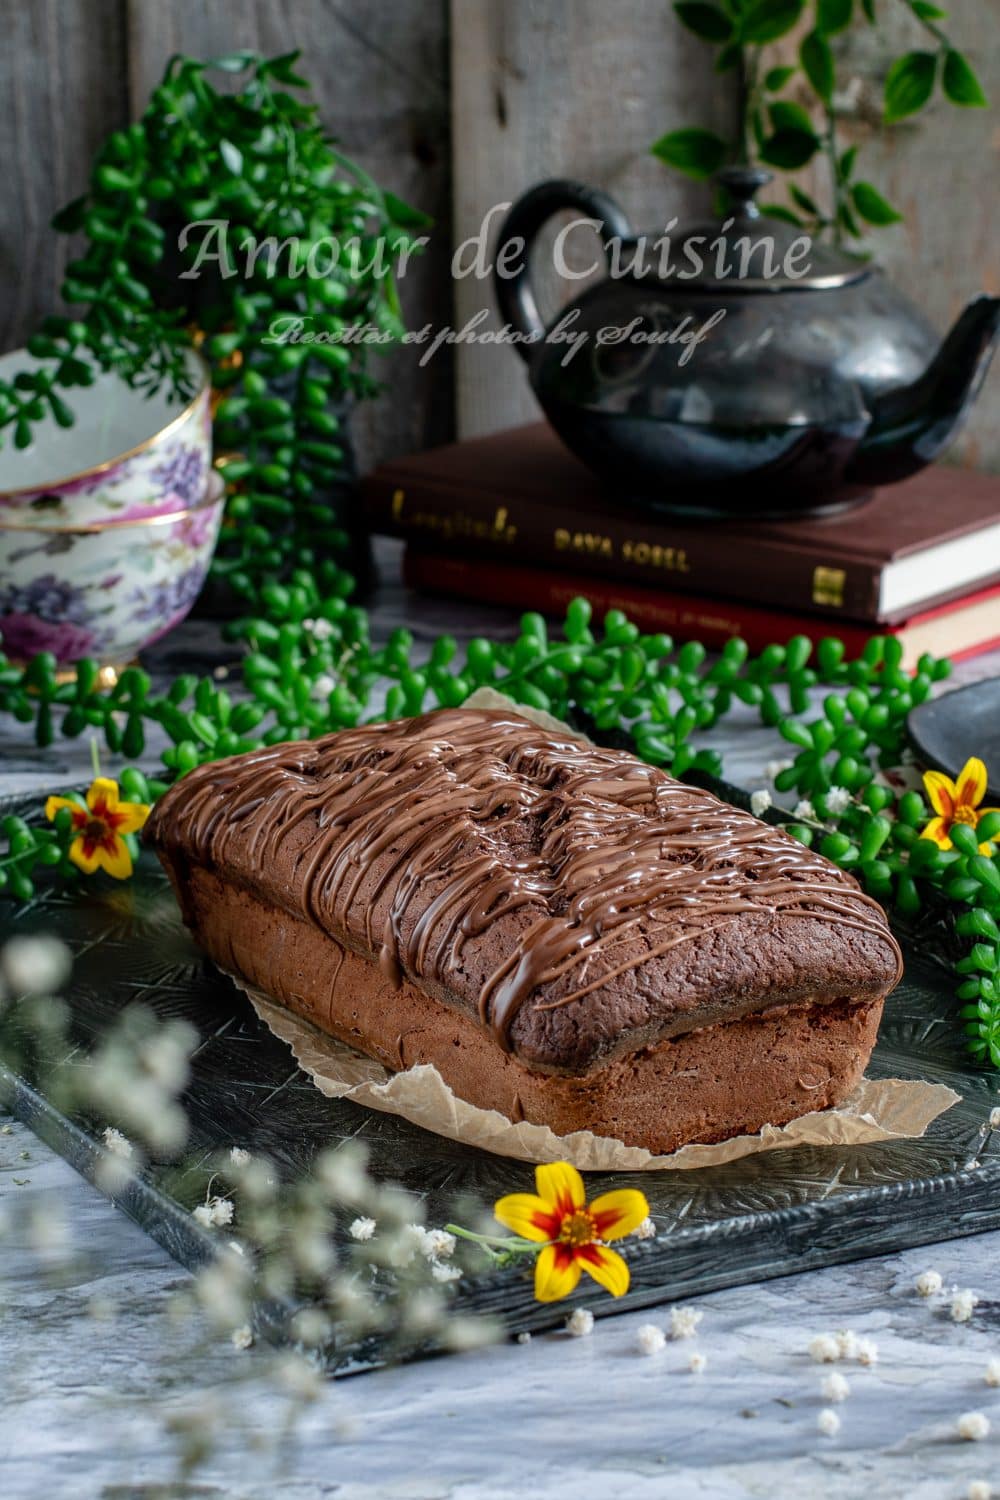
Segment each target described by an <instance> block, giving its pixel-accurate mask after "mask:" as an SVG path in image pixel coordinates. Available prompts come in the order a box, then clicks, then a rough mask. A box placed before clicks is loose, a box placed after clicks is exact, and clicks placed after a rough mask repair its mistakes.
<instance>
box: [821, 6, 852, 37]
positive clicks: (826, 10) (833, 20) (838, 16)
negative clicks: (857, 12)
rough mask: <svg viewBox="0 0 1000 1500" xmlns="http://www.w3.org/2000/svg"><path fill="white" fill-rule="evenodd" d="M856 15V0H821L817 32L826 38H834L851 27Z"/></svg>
mask: <svg viewBox="0 0 1000 1500" xmlns="http://www.w3.org/2000/svg"><path fill="white" fill-rule="evenodd" d="M853 14H854V0H819V4H818V6H817V17H816V30H817V31H821V32H822V33H823V35H824V36H833V34H834V32H837V31H843V30H844V29H845V27H847V26H850V24H851V18H852V16H853Z"/></svg>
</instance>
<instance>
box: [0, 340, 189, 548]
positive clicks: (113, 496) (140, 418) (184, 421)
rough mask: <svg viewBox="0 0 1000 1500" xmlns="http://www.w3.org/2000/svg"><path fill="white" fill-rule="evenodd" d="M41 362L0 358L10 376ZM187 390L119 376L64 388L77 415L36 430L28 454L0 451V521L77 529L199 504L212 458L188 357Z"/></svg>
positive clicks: (10, 448)
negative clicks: (147, 387) (66, 423)
mask: <svg viewBox="0 0 1000 1500" xmlns="http://www.w3.org/2000/svg"><path fill="white" fill-rule="evenodd" d="M38 363H39V361H36V360H35V359H33V358H32V356H31V355H30V354H28V353H27V352H26V351H25V350H23V349H17V350H15V351H14V352H13V353H12V354H5V355H3V357H2V358H0V377H2V378H3V379H5V380H6V379H12V378H14V377H16V376H17V375H18V374H19V373H20V372H21V371H24V370H27V369H31V368H35V367H36V366H37V365H38ZM188 368H189V372H190V377H191V389H192V394H191V395H190V396H189V397H188V399H187V400H183V399H176V398H172V397H171V393H170V392H169V391H168V390H167V389H166V388H164V389H162V390H160V391H158V392H157V393H155V394H154V395H152V396H150V395H146V394H145V393H144V392H142V391H140V390H134V389H133V388H132V387H131V386H129V385H128V384H126V382H125V381H124V380H122V379H121V377H120V376H118V375H114V374H102V375H98V377H97V379H96V380H95V382H94V384H93V385H90V386H82V387H80V388H78V389H75V390H74V391H72V392H71V394H70V397H69V398H68V399H69V404H70V405H71V406H72V409H73V413H74V416H75V418H76V420H75V422H74V423H73V426H72V427H61V426H60V425H59V424H58V423H57V422H56V420H55V418H54V417H53V416H52V415H51V413H50V414H49V415H48V416H47V417H45V418H44V419H43V420H42V421H40V422H38V423H36V424H35V426H34V428H33V430H32V440H31V443H30V444H29V446H28V447H27V448H15V446H14V444H13V443H12V442H10V441H5V442H4V445H3V447H2V449H0V524H3V523H5V522H7V521H10V522H14V523H16V524H18V525H38V526H50V525H51V526H57V527H58V526H77V525H88V526H89V525H90V524H92V523H93V522H101V521H132V520H141V519H143V518H144V517H147V516H156V515H167V514H169V513H171V512H174V511H179V510H184V509H186V508H187V507H189V506H194V505H197V504H198V503H199V502H200V500H201V498H202V496H203V495H204V494H205V488H206V485H207V483H208V473H209V468H210V466H211V462H212V423H211V412H210V395H211V391H210V383H209V377H208V370H207V366H206V365H205V363H204V361H203V360H202V359H201V357H200V356H199V355H198V354H196V353H195V352H194V351H193V350H192V351H191V353H190V354H189V356H188Z"/></svg>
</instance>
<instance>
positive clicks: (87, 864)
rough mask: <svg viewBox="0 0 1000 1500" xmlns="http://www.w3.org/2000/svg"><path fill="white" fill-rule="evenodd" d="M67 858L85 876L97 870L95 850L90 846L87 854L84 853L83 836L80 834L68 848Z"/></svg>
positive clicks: (94, 847)
mask: <svg viewBox="0 0 1000 1500" xmlns="http://www.w3.org/2000/svg"><path fill="white" fill-rule="evenodd" d="M69 857H70V859H71V860H72V861H73V863H74V864H75V865H76V866H77V868H78V869H80V870H82V871H83V873H84V874H85V875H93V873H94V871H95V870H96V869H97V848H96V846H91V851H90V853H89V854H86V853H85V852H84V847H83V835H82V834H80V835H79V836H78V837H77V838H75V839H74V840H73V842H72V843H71V844H70V846H69Z"/></svg>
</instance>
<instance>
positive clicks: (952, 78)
mask: <svg viewBox="0 0 1000 1500" xmlns="http://www.w3.org/2000/svg"><path fill="white" fill-rule="evenodd" d="M900 5H902V6H904V7H905V8H906V10H907V11H908V12H909V14H910V16H911V17H912V19H913V21H914V22H915V23H916V24H917V25H918V26H919V27H920V28H921V29H922V31H923V33H924V35H925V37H926V38H927V45H926V46H925V47H923V48H918V49H915V50H912V51H910V52H907V53H905V54H904V55H903V56H902V57H899V58H897V59H896V60H895V62H893V64H892V66H891V67H890V68H889V70H888V73H887V74H886V78H885V84H884V104H883V109H884V119H885V123H886V124H887V125H895V124H897V123H898V122H899V121H900V120H904V119H908V118H909V117H910V116H912V115H915V114H917V113H919V111H921V110H922V109H924V108H925V107H926V106H927V105H928V104H929V103H930V102H931V100H932V99H933V98H934V97H935V96H936V94H937V93H938V91H939V90H940V93H941V95H943V97H944V98H945V99H947V100H948V101H949V102H950V103H952V104H955V105H958V106H959V107H960V108H965V109H969V108H972V109H982V108H985V107H986V105H987V102H988V101H987V98H986V95H985V93H984V92H983V89H982V85H981V84H980V82H979V80H978V78H977V77H976V74H975V70H974V69H973V67H972V64H971V63H970V62H969V59H968V58H967V57H966V56H965V55H964V54H963V53H962V52H960V51H959V50H958V48H957V47H956V46H955V45H954V43H953V42H952V40H951V38H950V37H949V35H948V33H947V32H946V30H945V29H944V26H943V24H942V23H943V22H945V21H947V20H948V12H947V11H945V10H942V9H941V8H940V6H938V5H934V4H931V3H930V0H857V3H855V0H674V12H675V14H676V16H677V19H678V20H679V21H680V22H681V24H682V25H683V26H685V27H686V28H687V30H688V31H691V32H693V33H694V35H695V36H697V37H699V38H700V39H701V40H702V41H703V42H705V43H707V44H708V45H709V46H711V47H712V48H714V49H715V55H716V60H715V69H716V72H717V73H729V72H731V71H732V72H737V73H738V74H739V77H740V80H741V90H740V112H739V123H738V128H737V131H736V133H735V136H734V138H733V139H732V140H727V139H724V138H723V137H722V136H720V135H718V134H717V133H716V132H715V131H712V130H704V129H699V128H687V129H680V130H671V131H669V132H668V133H667V134H666V135H664V136H661V137H660V139H659V140H658V141H656V143H655V144H654V145H653V147H652V148H651V149H652V152H653V155H654V156H657V157H658V158H659V159H660V160H661V161H662V162H665V163H666V165H667V166H670V167H674V168H675V169H676V170H678V171H681V172H684V173H686V174H687V176H689V177H694V178H698V179H703V178H708V177H711V176H713V175H714V174H715V173H716V172H717V171H718V170H719V168H720V167H722V166H723V165H725V164H726V163H727V162H731V161H740V162H744V163H750V162H754V163H757V162H759V163H762V164H763V165H765V166H767V167H772V168H774V169H776V170H777V171H779V172H782V173H788V174H794V173H796V172H799V171H801V170H802V169H803V168H804V167H807V166H809V165H810V163H812V162H813V160H814V159H815V158H816V157H817V156H823V157H825V159H826V165H827V172H826V176H827V179H828V200H827V202H826V203H825V204H822V205H821V204H820V203H818V202H817V201H816V199H815V198H814V197H812V196H811V195H810V194H809V193H807V192H806V191H805V189H804V188H802V187H801V185H800V184H799V183H797V182H795V181H794V180H790V181H789V182H788V184H787V186H788V196H789V201H787V202H785V203H770V204H767V205H763V204H762V205H761V206H762V207H764V208H765V211H766V212H767V213H769V214H770V215H771V216H772V217H774V218H781V219H785V220H787V221H788V222H790V223H793V224H797V225H800V226H801V227H802V228H804V229H807V230H808V231H809V232H810V233H811V234H813V235H814V236H816V237H820V238H821V237H824V236H826V235H830V236H831V237H832V238H833V239H834V241H835V242H836V243H837V244H842V243H844V242H845V241H846V240H860V239H861V238H862V236H863V235H864V233H865V229H864V228H862V225H866V226H868V227H871V228H884V227H885V226H886V225H889V224H896V223H899V221H900V220H901V218H902V215H901V214H900V213H899V212H898V210H897V209H895V208H894V207H893V205H892V204H891V203H889V202H888V201H887V199H886V198H885V197H883V195H882V194H881V193H880V192H879V190H878V188H876V187H875V186H874V185H873V184H872V183H871V182H867V181H865V180H864V179H863V178H860V177H858V175H857V164H858V147H857V146H849V147H845V142H844V141H842V140H841V137H840V110H839V108H838V103H837V95H838V87H837V83H838V78H837V62H838V59H837V55H836V46H837V40H838V38H839V37H841V36H842V35H843V34H844V33H846V32H847V31H848V30H849V29H850V28H851V27H852V26H854V25H861V26H878V25H879V24H880V21H881V18H882V17H883V16H884V15H885V14H886V13H887V11H889V10H891V9H893V8H896V9H898V7H899V6H900ZM797 27H808V29H807V30H806V31H805V34H804V35H803V36H802V39H801V41H800V42H799V43H798V46H797V49H796V56H795V59H794V60H793V61H789V62H781V63H777V64H774V65H772V66H770V67H768V66H766V61H767V60H766V58H765V56H764V49H765V48H767V47H769V46H771V45H772V44H773V43H775V42H777V41H780V40H781V39H782V38H783V37H786V36H788V35H789V33H790V32H793V31H794V30H795V29H796V28H797ZM789 94H791V95H792V96H793V97H791V98H790V97H789Z"/></svg>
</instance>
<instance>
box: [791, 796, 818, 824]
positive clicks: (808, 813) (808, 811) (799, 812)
mask: <svg viewBox="0 0 1000 1500" xmlns="http://www.w3.org/2000/svg"><path fill="white" fill-rule="evenodd" d="M793 816H794V817H796V818H813V819H815V817H816V809H815V808H814V807H813V805H812V803H811V802H810V801H809V798H808V797H802V798H801V799H800V800H799V801H798V802H796V804H795V808H794V813H793Z"/></svg>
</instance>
